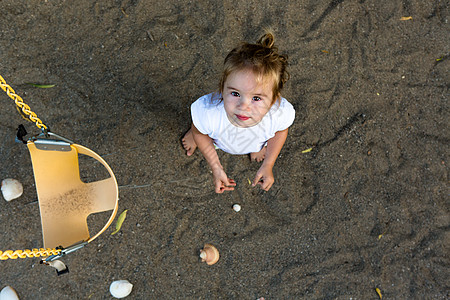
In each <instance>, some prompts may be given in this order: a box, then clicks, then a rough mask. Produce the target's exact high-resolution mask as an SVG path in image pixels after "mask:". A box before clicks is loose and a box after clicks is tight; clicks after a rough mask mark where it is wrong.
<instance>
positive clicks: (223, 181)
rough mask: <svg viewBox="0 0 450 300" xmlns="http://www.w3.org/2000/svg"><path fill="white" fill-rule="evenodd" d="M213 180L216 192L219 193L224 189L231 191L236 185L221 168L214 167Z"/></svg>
mask: <svg viewBox="0 0 450 300" xmlns="http://www.w3.org/2000/svg"><path fill="white" fill-rule="evenodd" d="M213 181H214V186H215V190H216V193H218V194H221V193H223V192H224V191H232V190H234V187H235V186H236V182H235V181H234V180H233V179H231V178H228V176H227V174H225V172H224V170H223V169H222V168H215V169H214V170H213Z"/></svg>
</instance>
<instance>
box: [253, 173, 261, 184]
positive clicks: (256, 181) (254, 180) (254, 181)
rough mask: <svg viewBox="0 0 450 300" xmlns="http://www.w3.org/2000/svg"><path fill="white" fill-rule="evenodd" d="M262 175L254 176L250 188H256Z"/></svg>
mask: <svg viewBox="0 0 450 300" xmlns="http://www.w3.org/2000/svg"><path fill="white" fill-rule="evenodd" d="M261 177H262V175H259V174H256V176H255V179H253V183H252V186H256V185H257V184H261V181H262V179H261Z"/></svg>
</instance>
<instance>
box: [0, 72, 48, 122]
mask: <svg viewBox="0 0 450 300" xmlns="http://www.w3.org/2000/svg"><path fill="white" fill-rule="evenodd" d="M0 87H1V88H2V90H3V91H5V92H6V94H8V96H9V97H10V98H11V99H13V100H14V102H15V103H16V106H17V109H18V110H19V109H20V111H21V112H22V113H23V114H24V115H25V116H27V117H28V118H29V119H30V120H31V122H34V123H35V124H36V126H37V127H38V128H39V129H47V126H46V125H45V124H44V123H42V121H41V119H39V118H38V117H37V115H36V114H35V113H34V112H32V111H31V109H30V107H29V106H28V105H27V104H26V103H24V102H23V99H22V98H21V97H20V96H19V95H17V94H16V92H15V91H14V90H13V88H12V87H11V86H10V85H9V84H7V83H6V81H5V79H3V77H2V76H1V75H0Z"/></svg>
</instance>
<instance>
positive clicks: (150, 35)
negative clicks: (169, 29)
mask: <svg viewBox="0 0 450 300" xmlns="http://www.w3.org/2000/svg"><path fill="white" fill-rule="evenodd" d="M146 32H147V35H148V37H149V38H150V40H151V41H152V42H154V41H155V38H154V37H153V35H152V33H151V32H150V30H147V31H146Z"/></svg>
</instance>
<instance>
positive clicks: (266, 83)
mask: <svg viewBox="0 0 450 300" xmlns="http://www.w3.org/2000/svg"><path fill="white" fill-rule="evenodd" d="M222 96H223V103H224V107H225V111H226V113H227V117H228V120H230V122H231V123H232V124H233V125H235V126H237V127H252V126H255V125H256V124H258V123H259V122H260V121H261V120H262V118H263V117H264V116H265V114H266V113H267V112H268V111H269V109H270V107H271V106H272V99H273V92H272V82H270V80H263V81H262V82H258V80H257V77H256V75H255V74H254V72H253V71H251V70H240V71H235V72H233V73H231V74H230V75H229V76H228V78H227V80H226V81H225V83H224V88H223V95H222Z"/></svg>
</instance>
